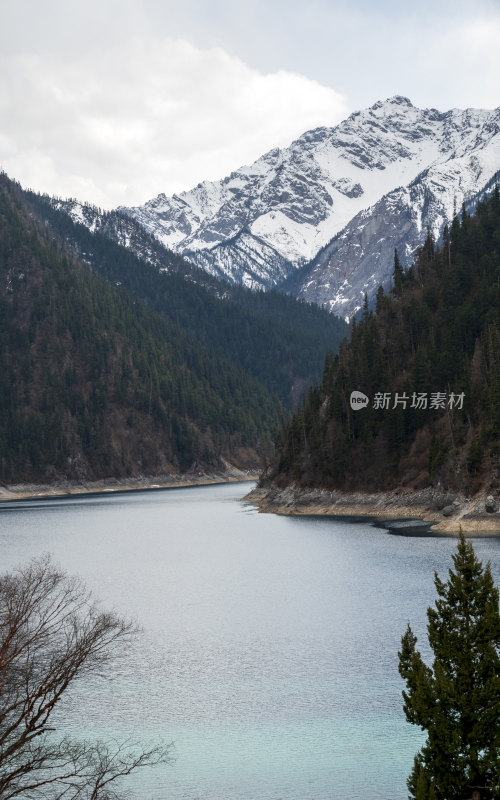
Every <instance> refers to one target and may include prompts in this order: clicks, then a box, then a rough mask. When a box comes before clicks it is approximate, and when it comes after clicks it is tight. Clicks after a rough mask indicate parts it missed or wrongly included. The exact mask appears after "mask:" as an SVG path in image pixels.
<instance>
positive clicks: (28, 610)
mask: <svg viewBox="0 0 500 800" xmlns="http://www.w3.org/2000/svg"><path fill="white" fill-rule="evenodd" d="M136 633H137V628H136V627H135V626H134V625H133V624H132V623H130V622H126V621H124V620H122V619H120V618H119V617H117V616H116V615H115V614H112V613H106V612H103V611H100V610H99V609H98V608H96V606H95V605H94V604H93V603H92V600H91V597H90V594H89V592H88V591H87V590H86V589H85V587H84V586H83V585H82V583H81V582H80V581H79V580H77V579H74V578H70V577H68V576H67V575H66V574H65V573H64V572H62V571H61V570H59V569H57V568H56V567H55V566H54V564H53V563H52V561H51V559H50V557H48V556H46V557H43V558H41V559H37V560H34V561H32V562H31V563H30V564H29V565H28V566H26V567H23V568H19V569H17V570H16V571H14V572H12V573H8V574H5V575H3V576H0V798H1V800H9V798H14V797H22V798H24V799H25V800H28V799H31V798H44V799H45V798H50V800H62V799H63V798H64V800H111V798H115V797H118V794H117V793H116V787H117V786H118V785H119V784H117V781H118V779H119V778H122V777H124V776H126V775H129V774H130V772H132V771H133V770H134V769H136V768H138V767H142V766H147V765H152V764H158V763H160V762H166V761H168V760H170V746H169V745H168V746H163V745H159V746H157V747H154V748H153V749H151V750H147V751H144V750H141V749H140V748H138V747H137V746H136V745H134V744H133V743H125V744H119V743H114V744H110V743H107V742H101V741H97V742H85V741H84V742H81V741H72V740H70V739H68V738H63V739H62V740H58V739H57V737H56V735H55V733H54V729H53V728H51V727H50V717H51V714H52V712H53V711H54V709H55V707H56V706H57V704H58V703H59V701H60V700H61V698H62V697H63V695H64V693H65V692H67V690H68V689H69V688H70V687H71V685H72V684H73V683H74V682H75V681H77V680H78V679H80V678H82V677H83V676H85V675H88V674H90V673H92V672H96V671H101V670H102V668H103V667H105V666H106V665H109V663H110V660H111V659H112V658H113V657H116V655H117V654H118V652H119V651H120V649H123V645H124V644H125V643H126V642H127V641H128V640H129V639H130V638H131V637H132V636H134V635H135V634H136Z"/></svg>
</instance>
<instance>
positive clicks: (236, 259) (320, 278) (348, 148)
mask: <svg viewBox="0 0 500 800" xmlns="http://www.w3.org/2000/svg"><path fill="white" fill-rule="evenodd" d="M499 166H500V109H497V110H495V111H483V110H476V109H468V110H466V111H462V110H458V109H454V110H451V111H448V112H445V113H442V112H439V111H436V110H435V109H426V110H421V109H418V108H415V107H414V106H413V105H412V104H411V103H410V101H409V100H408V99H407V98H404V97H393V98H391V99H389V100H387V101H385V102H378V103H375V105H373V106H372V107H371V108H369V109H366V110H364V111H360V112H356V113H354V114H352V115H351V116H350V117H349V118H348V119H347V120H345V121H344V122H342V123H340V125H338V126H337V127H335V128H318V129H316V130H313V131H309V132H307V133H305V134H303V136H301V137H300V138H299V139H297V140H296V141H295V142H293V143H292V144H291V145H290V147H288V148H285V149H281V150H280V149H276V150H272V151H270V152H269V153H267V154H265V155H264V156H262V157H261V158H260V159H258V160H257V161H256V162H255V163H254V164H252V165H250V166H247V167H241V168H240V169H238V170H236V171H235V172H233V173H231V175H229V176H228V177H227V178H224V179H223V180H221V181H215V182H207V181H205V182H203V183H201V184H199V185H198V186H197V187H195V188H194V189H192V190H191V191H189V192H183V193H182V194H180V195H174V196H173V197H171V198H167V197H166V196H165V195H162V194H161V195H159V196H158V197H156V198H154V199H153V200H151V201H149V202H148V203H146V204H145V205H144V206H142V207H137V208H124V209H121V211H122V212H123V213H125V214H128V215H130V216H131V217H133V218H134V219H136V220H138V221H139V222H140V223H141V224H142V225H143V226H144V227H145V228H146V230H147V231H148V232H149V233H151V234H152V235H154V236H156V237H157V238H158V239H159V240H160V241H162V242H163V243H164V244H165V245H167V246H168V247H171V248H172V249H174V250H175V251H176V252H178V253H181V254H183V255H185V256H186V257H187V258H188V259H190V260H191V261H193V263H196V264H198V265H199V266H201V267H202V268H203V269H205V270H206V271H207V272H209V273H211V274H213V275H218V276H221V275H225V276H226V277H227V278H228V279H229V280H231V281H234V282H238V283H242V284H244V285H247V286H250V287H252V288H257V287H264V288H269V287H271V286H278V285H280V284H281V283H282V282H283V281H284V280H286V279H287V278H289V276H290V275H293V273H294V272H295V270H296V269H298V268H299V267H301V266H302V267H303V266H304V265H305V264H307V263H309V262H310V261H311V260H312V259H314V261H313V263H312V265H311V268H310V269H309V270H306V271H305V272H304V273H302V275H301V282H300V284H297V283H294V284H291V285H292V286H293V288H294V290H295V291H296V292H297V294H298V295H299V296H301V297H304V298H305V299H308V300H312V301H314V302H318V303H320V304H327V305H328V307H329V308H331V309H334V310H336V311H337V312H338V313H341V314H343V315H345V316H348V315H350V314H351V313H352V312H353V310H355V308H356V307H359V305H360V297H361V298H362V294H363V291H364V290H365V289H366V290H368V291H373V289H374V288H375V290H376V287H377V286H378V285H379V283H381V282H382V281H383V279H384V277H385V275H386V272H387V263H386V258H385V255H386V251H387V253H393V252H394V246H395V244H396V242H395V240H394V239H393V235H394V233H395V232H399V231H400V230H401V228H400V223H401V217H403V218H404V220H403V221H404V223H405V231H404V234H399V236H400V241H399V246H400V250H401V257H402V259H403V261H404V263H405V264H409V263H411V259H412V255H413V253H414V252H415V249H416V247H417V246H418V245H420V244H422V243H423V240H424V239H425V235H426V231H427V227H430V229H431V231H432V233H433V235H434V236H435V238H437V237H438V236H439V235H440V234H441V231H442V228H443V226H444V224H445V223H446V222H450V221H451V218H452V216H453V209H454V204H455V205H456V206H457V207H460V206H461V204H462V202H463V200H464V199H467V198H468V197H470V196H471V195H474V194H476V193H477V192H478V191H479V190H480V189H481V188H482V187H483V186H484V185H485V184H486V182H487V181H488V180H490V179H491V177H492V176H493V175H494V173H495V172H496V171H497V170H498V168H499ZM401 235H402V239H401ZM334 237H339V239H338V241H336V242H335V243H334V244H332V246H331V247H330V249H327V251H325V252H324V253H323V254H322V255H321V257H320V256H319V255H318V253H319V252H320V251H321V250H322V248H325V246H326V245H328V243H329V242H331V241H332V239H334ZM382 240H383V241H384V242H386V246H385V245H384V246H382V245H380V246H377V243H379V242H382ZM363 258H364V261H363ZM360 261H361V273H362V277H361V278H360V279H358V278H357V277H356V279H354V278H351V276H352V275H353V273H354V272H356V270H357V269H358V265H359V263H360ZM369 265H371V272H370V273H369V268H370V267H369ZM368 273H369V274H368ZM372 276H373V277H372ZM379 276H380V279H379ZM346 278H347V282H346Z"/></svg>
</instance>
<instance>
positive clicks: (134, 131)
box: [0, 39, 347, 207]
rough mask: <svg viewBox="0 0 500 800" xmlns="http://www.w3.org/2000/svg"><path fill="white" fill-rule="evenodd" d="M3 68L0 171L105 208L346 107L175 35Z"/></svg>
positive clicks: (219, 170) (206, 171)
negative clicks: (68, 58)
mask: <svg viewBox="0 0 500 800" xmlns="http://www.w3.org/2000/svg"><path fill="white" fill-rule="evenodd" d="M0 71H1V74H2V75H3V76H5V77H4V80H3V82H1V83H0V119H1V120H2V126H1V131H0V165H1V166H2V167H3V169H5V170H6V171H7V172H8V174H9V175H11V177H13V178H16V179H17V180H19V181H21V183H22V184H23V185H25V186H30V187H32V188H35V189H37V190H43V191H47V192H49V193H54V194H58V195H61V196H70V195H72V196H77V197H78V198H80V199H83V200H88V201H91V202H95V203H96V204H98V205H102V206H103V207H113V206H115V205H118V204H137V203H142V202H144V201H145V200H147V199H149V198H150V197H152V196H154V195H155V194H157V193H158V192H160V191H164V192H165V193H167V194H170V193H173V192H174V191H180V190H182V189H187V188H190V187H191V186H193V185H194V184H195V183H197V182H198V181H200V180H203V179H215V178H219V177H222V176H223V175H225V174H227V173H228V172H230V171H231V170H232V169H236V168H237V167H239V166H241V164H243V163H248V162H249V161H251V160H253V159H255V158H257V157H258V156H260V155H261V154H262V153H264V152H265V151H266V150H268V149H270V148H272V147H274V146H277V145H286V144H288V143H289V142H290V141H291V140H292V138H294V137H295V136H298V135H300V134H301V133H302V132H303V131H305V130H307V129H309V128H312V127H315V126H318V125H333V124H335V123H336V122H338V121H340V119H342V118H343V117H344V116H345V115H346V113H347V107H346V103H345V100H344V98H343V97H342V96H340V95H339V94H338V93H337V92H335V91H334V90H333V89H330V88H327V87H325V86H322V85H320V84H319V83H318V82H316V81H314V80H311V79H309V78H306V77H303V76H301V75H298V74H294V73H292V72H288V71H283V70H280V71H277V72H274V73H271V74H262V73H261V72H259V71H257V70H256V69H251V68H250V67H248V66H247V65H246V64H244V63H243V62H242V61H240V60H239V59H237V58H235V57H232V56H229V55H228V54H227V53H226V52H225V51H224V50H222V49H221V48H216V47H215V48H210V49H201V48H199V47H196V46H194V45H193V44H191V43H189V42H188V41H186V40H182V39H163V40H156V41H154V42H151V41H149V42H148V43H147V45H146V44H145V42H144V41H142V40H140V39H136V40H132V41H130V40H128V41H125V40H124V41H122V42H121V43H120V45H119V46H118V45H114V46H110V47H109V48H105V49H102V50H101V51H100V52H96V51H95V50H94V52H90V51H87V52H86V53H84V54H81V53H80V54H79V55H76V56H75V57H74V58H73V59H72V60H63V58H62V57H57V56H55V55H44V56H40V55H32V54H13V55H11V56H4V57H3V58H2V59H1V60H0Z"/></svg>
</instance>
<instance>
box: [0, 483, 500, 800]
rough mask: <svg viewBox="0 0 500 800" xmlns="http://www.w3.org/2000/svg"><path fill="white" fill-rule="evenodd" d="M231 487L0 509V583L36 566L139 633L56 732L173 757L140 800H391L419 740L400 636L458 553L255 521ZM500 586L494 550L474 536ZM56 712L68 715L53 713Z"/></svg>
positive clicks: (77, 699)
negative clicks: (75, 585)
mask: <svg viewBox="0 0 500 800" xmlns="http://www.w3.org/2000/svg"><path fill="white" fill-rule="evenodd" d="M250 488H251V487H250V486H249V485H248V484H247V485H242V484H231V485H222V486H207V487H192V488H181V489H166V490H155V491H149V492H133V493H125V494H119V495H113V494H105V495H100V496H89V497H82V496H79V497H70V498H66V499H51V500H41V501H23V502H17V503H7V504H2V505H1V506H0V558H1V564H2V571H4V570H6V569H8V568H10V567H11V566H13V565H16V564H19V563H23V562H25V561H26V560H28V559H29V558H31V557H32V556H36V555H39V554H42V553H45V552H50V553H52V554H53V555H54V558H55V559H56V561H57V562H58V563H59V564H61V566H62V567H63V568H64V569H66V570H67V571H68V572H69V573H72V574H78V575H79V576H81V577H82V578H83V579H84V580H85V582H86V583H87V585H88V586H89V587H90V588H91V589H92V590H93V592H94V594H95V596H96V598H97V599H98V600H99V601H100V603H101V604H102V606H104V607H107V608H113V609H115V610H116V611H118V612H119V613H120V614H122V615H123V616H128V617H133V618H134V619H136V620H137V621H138V622H139V623H140V625H141V626H142V628H143V629H144V633H143V634H142V636H141V638H140V640H138V641H137V643H136V645H135V646H134V647H132V648H131V650H130V652H129V653H128V654H127V657H126V658H125V659H122V660H121V661H120V662H119V663H118V664H117V665H116V667H115V669H114V670H113V672H112V673H111V674H110V675H107V676H99V677H97V676H96V677H95V678H93V679H92V681H88V682H86V683H85V684H81V685H79V686H78V688H77V690H76V691H74V692H73V693H72V695H71V697H70V698H69V699H68V700H67V701H66V703H65V706H64V709H63V710H62V712H61V713H60V714H59V717H58V723H59V725H60V727H61V729H62V730H64V731H65V732H66V731H70V732H72V733H76V734H81V733H82V732H84V733H85V735H94V734H95V735H99V736H101V737H102V736H112V737H115V738H129V737H130V738H134V739H139V740H141V741H144V742H148V743H149V742H152V741H155V740H156V739H157V738H159V737H161V738H163V739H164V740H166V741H170V740H173V741H174V743H175V763H174V764H173V765H169V766H163V767H161V768H158V769H155V770H149V771H147V772H146V771H143V772H142V773H140V775H139V776H138V777H137V779H136V780H135V783H133V789H134V796H135V797H136V798H137V799H138V800H327V798H328V800H331V798H332V796H334V795H337V794H338V795H339V796H346V797H349V798H350V800H367V799H369V798H371V800H388V799H389V800H403V798H406V797H407V792H406V785H405V781H406V777H407V775H408V773H409V771H410V769H411V766H412V762H413V756H414V754H415V752H416V750H417V749H418V747H419V744H420V742H421V734H420V733H419V732H418V731H416V730H414V729H413V728H412V727H411V726H409V725H408V724H407V723H406V721H405V719H404V716H403V713H402V709H401V689H402V684H401V681H400V678H399V675H398V672H397V651H398V648H399V645H400V640H401V636H402V634H403V632H404V630H405V629H406V625H407V623H408V621H411V624H412V627H413V629H414V631H415V632H416V633H417V635H418V636H419V640H420V642H421V644H422V650H423V652H424V653H426V650H425V642H424V633H425V624H426V616H425V611H426V608H427V606H428V605H429V604H431V603H433V601H434V596H435V591H434V585H433V572H434V570H435V569H437V570H438V572H439V573H440V575H441V576H443V575H444V576H445V577H446V571H447V569H448V567H449V566H450V565H451V558H450V556H451V553H452V552H454V550H455V547H456V541H455V540H454V539H452V538H449V537H435V536H429V535H420V536H415V535H413V534H414V533H415V531H414V530H413V529H409V530H408V533H411V534H412V535H405V530H406V526H405V525H402V526H401V527H400V528H399V529H398V535H394V529H393V530H392V532H391V533H390V532H388V531H387V530H385V529H383V528H380V527H376V526H374V525H371V524H369V523H368V522H364V521H352V520H346V519H343V520H335V519H327V518H324V517H321V518H314V517H302V518H300V517H295V518H294V517H279V516H274V515H268V514H259V513H258V512H257V511H256V509H255V508H254V507H253V506H251V505H248V504H243V503H241V501H240V498H241V497H242V495H243V494H244V493H245V492H246V491H248V490H249V489H250ZM474 547H475V549H476V552H477V553H478V555H479V557H480V558H482V559H483V560H488V559H491V562H492V569H493V575H494V577H495V580H496V581H497V583H498V581H499V577H500V540H498V539H495V538H488V539H477V540H475V541H474ZM63 712H64V713H63Z"/></svg>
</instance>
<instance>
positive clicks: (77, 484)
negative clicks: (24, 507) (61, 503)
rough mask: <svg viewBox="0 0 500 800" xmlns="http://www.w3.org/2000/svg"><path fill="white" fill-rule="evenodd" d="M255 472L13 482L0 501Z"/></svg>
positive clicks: (199, 482)
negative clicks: (58, 481)
mask: <svg viewBox="0 0 500 800" xmlns="http://www.w3.org/2000/svg"><path fill="white" fill-rule="evenodd" d="M258 477H259V476H258V475H257V474H256V473H254V472H246V471H244V470H237V469H233V470H228V471H227V472H213V473H196V474H191V473H187V474H185V475H154V476H141V477H138V478H127V479H126V478H106V479H104V480H101V481H63V482H61V483H53V484H27V483H26V484H16V485H8V486H0V507H1V504H2V502H4V503H5V502H12V501H13V500H27V499H43V498H50V497H68V496H70V495H92V494H104V493H108V492H109V493H112V492H132V491H141V490H149V489H175V488H181V487H184V486H206V485H210V484H217V483H243V482H247V481H256V480H257V479H258Z"/></svg>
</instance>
